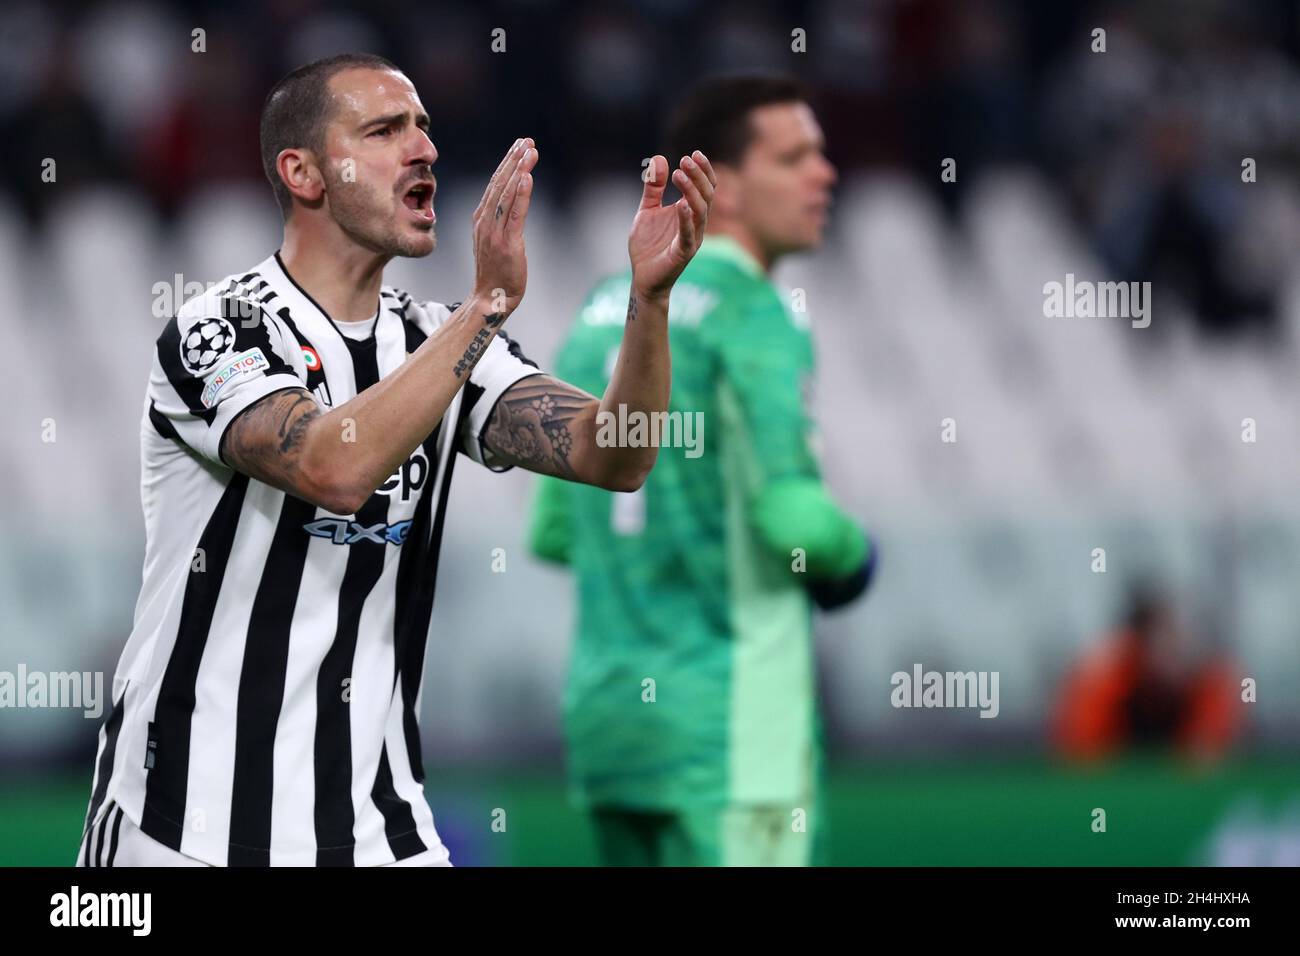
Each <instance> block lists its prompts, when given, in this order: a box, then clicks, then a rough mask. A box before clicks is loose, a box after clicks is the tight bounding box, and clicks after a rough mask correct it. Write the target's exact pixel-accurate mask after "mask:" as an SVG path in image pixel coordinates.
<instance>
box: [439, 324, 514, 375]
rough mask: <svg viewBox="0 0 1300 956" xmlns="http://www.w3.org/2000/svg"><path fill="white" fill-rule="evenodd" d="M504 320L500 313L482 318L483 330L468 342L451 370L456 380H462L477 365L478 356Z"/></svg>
mask: <svg viewBox="0 0 1300 956" xmlns="http://www.w3.org/2000/svg"><path fill="white" fill-rule="evenodd" d="M505 320H506V317H505V316H504V315H502V314H501V313H500V312H489V313H488V314H487V315H485V316H483V328H481V329H479V330H478V333H477V334H476V335H475V336H474V338H473V339H472V340H471V341H470V343H469V347H468V348H466V349H465V354H464V355H462V356H461V357H460V361H459V362H457V363H456V366H455V368H453V369H452V372H453V373H454V374H455V376H456V377H457V378H464V377H465V375H466V373H468V372H469V371H471V370H472V369H473V368H474V366H475V365H477V364H478V360H479V356H481V355H482V354H483V350H484V349H486V348H487V347H488V343H489V342H490V341H492V336H493V335H495V334H496V330H497V328H498V327H499V326H500V325H501V323H502V322H504V321H505Z"/></svg>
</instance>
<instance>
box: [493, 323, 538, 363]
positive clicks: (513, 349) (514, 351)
mask: <svg viewBox="0 0 1300 956" xmlns="http://www.w3.org/2000/svg"><path fill="white" fill-rule="evenodd" d="M497 338H499V339H505V340H506V350H507V351H509V353H510V354H511V355H513V356H514V357H515V358H517V359H519V361H521V362H523V363H524V364H525V365H531V366H532V367H533V368H537V367H538V366H537V363H536V362H534V361H533V360H532V359H530V358H529V357H528V356H527V355H525V354H524V353H523V350H522V349H521V348H520V347H519V343H518V342H516V341H515V340H514V339H512V338H511V337H510V336H508V335H506V330H505V329H498V330H497Z"/></svg>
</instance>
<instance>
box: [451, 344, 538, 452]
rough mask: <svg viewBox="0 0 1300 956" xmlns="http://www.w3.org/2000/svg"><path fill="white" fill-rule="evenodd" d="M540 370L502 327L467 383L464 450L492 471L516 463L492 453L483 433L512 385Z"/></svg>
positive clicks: (463, 411) (462, 413) (462, 423)
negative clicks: (506, 460) (505, 460)
mask: <svg viewBox="0 0 1300 956" xmlns="http://www.w3.org/2000/svg"><path fill="white" fill-rule="evenodd" d="M540 374H542V370H541V369H540V368H538V367H537V363H536V362H534V361H533V360H532V359H530V358H528V357H527V356H526V355H524V353H523V350H522V349H520V347H519V343H518V342H516V341H515V340H514V339H512V338H510V336H508V335H506V333H505V330H504V329H501V330H499V331H498V332H497V334H496V335H494V336H493V337H492V340H491V342H489V343H488V347H487V349H486V350H484V352H483V357H482V358H481V359H479V362H478V364H477V365H476V366H474V370H473V371H472V372H470V375H469V381H468V382H466V383H465V397H464V399H463V400H462V402H461V407H460V423H459V429H460V434H459V446H460V450H461V452H463V453H464V454H465V455H468V456H469V457H470V458H472V459H474V460H475V461H476V462H478V463H479V464H480V465H484V466H486V467H487V468H488V469H490V470H491V471H509V470H510V469H511V468H512V467H514V466H513V465H509V464H506V463H505V462H503V461H500V460H499V459H497V458H496V457H495V456H494V455H493V454H492V452H491V451H490V450H489V449H488V447H487V446H486V445H485V444H484V443H483V433H484V432H485V431H487V426H488V422H489V421H491V420H492V412H493V411H495V409H496V406H497V402H499V401H500V400H501V396H502V395H504V394H505V393H506V392H507V391H508V390H509V389H510V386H511V385H514V384H515V382H517V381H519V380H520V379H521V378H527V377H528V376H530V375H540Z"/></svg>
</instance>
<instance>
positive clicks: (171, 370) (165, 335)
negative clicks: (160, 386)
mask: <svg viewBox="0 0 1300 956" xmlns="http://www.w3.org/2000/svg"><path fill="white" fill-rule="evenodd" d="M158 364H159V365H161V366H162V370H163V374H165V375H166V376H167V381H168V382H170V383H171V386H172V388H174V389H176V394H177V395H179V396H180V397H181V401H182V402H184V403H185V407H186V408H187V409H189V412H190V414H191V415H194V416H195V417H197V418H201V419H203V421H204V422H206V423H207V424H208V425H211V424H212V422H213V420H214V419H215V418H216V417H217V410H216V409H215V408H204V407H203V402H202V401H201V400H200V398H199V396H201V395H202V394H203V380H202V379H201V378H195V377H194V376H193V375H192V374H190V371H189V370H188V369H187V368H186V367H185V366H184V365H183V364H181V326H180V320H178V319H172V320H171V321H169V322H168V323H167V326H166V327H165V328H164V329H163V331H162V335H160V336H158Z"/></svg>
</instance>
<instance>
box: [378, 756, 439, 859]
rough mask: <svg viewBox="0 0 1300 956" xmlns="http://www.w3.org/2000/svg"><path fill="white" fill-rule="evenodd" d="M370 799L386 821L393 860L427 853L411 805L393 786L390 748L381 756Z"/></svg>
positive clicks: (386, 833)
mask: <svg viewBox="0 0 1300 956" xmlns="http://www.w3.org/2000/svg"><path fill="white" fill-rule="evenodd" d="M370 799H372V800H373V801H374V802H375V806H376V807H378V808H379V812H380V813H381V814H383V817H384V834H385V835H386V836H387V837H388V848H389V849H390V850H392V851H393V858H394V860H405V859H406V858H407V857H411V856H415V855H416V854H417V853H423V852H424V851H425V850H427V849H428V847H426V846H425V845H424V841H423V840H421V839H420V834H418V833H416V832H415V814H414V813H412V812H411V805H410V804H409V803H407V802H406V801H405V800H403V799H402V798H401V797H399V796H398V795H397V789H396V788H395V787H394V786H393V769H392V767H390V766H389V765H388V745H387V744H385V745H384V748H383V750H381V751H380V752H379V769H378V770H377V771H376V772H375V785H374V787H373V788H371V791H370Z"/></svg>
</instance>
